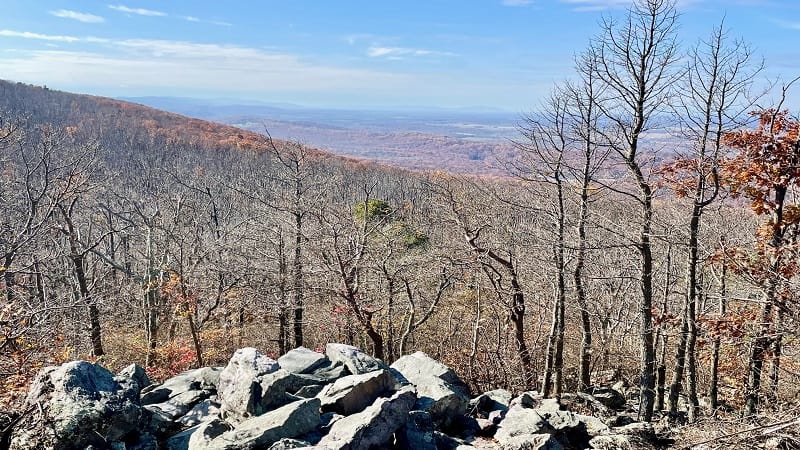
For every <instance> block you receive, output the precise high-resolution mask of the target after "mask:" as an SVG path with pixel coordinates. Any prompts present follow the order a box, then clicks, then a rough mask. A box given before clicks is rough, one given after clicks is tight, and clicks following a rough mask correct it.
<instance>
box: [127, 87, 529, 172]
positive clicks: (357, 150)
mask: <svg viewBox="0 0 800 450" xmlns="http://www.w3.org/2000/svg"><path fill="white" fill-rule="evenodd" d="M131 100H132V101H135V102H139V103H143V104H146V105H150V106H153V107H156V108H159V109H165V110H168V111H174V112H178V113H181V114H185V115H188V116H191V117H198V118H202V119H206V120H213V121H216V122H220V123H225V124H229V125H235V126H237V127H240V128H244V129H248V130H251V131H255V132H257V133H264V132H265V131H268V132H269V133H270V134H271V135H272V136H273V137H277V138H280V139H285V140H297V141H299V142H302V143H304V144H306V145H309V146H312V147H315V148H320V149H325V150H328V151H331V152H333V153H335V154H338V155H344V156H350V157H354V158H357V159H364V160H370V161H377V162H382V163H386V164H390V165H394V166H397V167H404V168H408V169H423V170H445V171H449V172H453V173H467V174H473V175H487V174H488V175H506V174H507V171H506V170H505V169H504V168H503V167H502V161H503V159H504V158H505V156H507V154H508V153H509V152H511V151H512V147H513V146H512V144H511V142H510V140H511V139H517V138H518V137H519V132H518V130H517V127H516V124H517V122H518V120H519V116H518V115H517V114H515V113H508V112H497V111H488V112H487V111H469V110H447V109H441V110H437V109H428V110H408V111H404V110H398V111H370V110H341V109H315V108H304V107H300V106H296V105H246V104H235V103H233V102H230V101H229V102H224V101H218V102H213V101H208V100H206V101H204V100H197V99H180V98H163V97H143V98H132V99H131Z"/></svg>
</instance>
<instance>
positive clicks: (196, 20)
mask: <svg viewBox="0 0 800 450" xmlns="http://www.w3.org/2000/svg"><path fill="white" fill-rule="evenodd" d="M183 20H185V21H187V22H194V23H208V24H211V25H219V26H221V27H232V26H233V24H232V23H230V22H223V21H221V20H205V19H201V18H199V17H195V16H183Z"/></svg>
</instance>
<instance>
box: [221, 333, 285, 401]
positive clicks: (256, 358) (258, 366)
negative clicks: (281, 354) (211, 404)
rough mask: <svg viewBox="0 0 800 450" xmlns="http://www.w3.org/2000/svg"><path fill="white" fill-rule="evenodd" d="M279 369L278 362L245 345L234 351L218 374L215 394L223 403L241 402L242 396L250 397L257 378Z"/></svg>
mask: <svg viewBox="0 0 800 450" xmlns="http://www.w3.org/2000/svg"><path fill="white" fill-rule="evenodd" d="M278 369H280V366H278V362H277V361H275V360H274V359H272V358H270V357H269V356H266V355H264V354H262V353H261V352H259V351H258V350H256V349H254V348H252V347H246V348H242V349H239V350H236V352H235V353H234V354H233V356H232V357H231V359H230V361H228V365H227V366H225V369H223V370H222V373H220V374H219V385H218V386H217V396H218V397H219V401H220V403H221V404H222V405H223V410H224V409H225V405H226V404H231V403H232V404H236V405H238V404H241V403H242V402H243V400H242V398H251V397H254V396H256V395H257V393H253V391H254V390H255V389H257V388H256V385H257V384H258V380H257V378H259V377H261V376H262V375H267V374H270V373H273V372H275V371H277V370H278Z"/></svg>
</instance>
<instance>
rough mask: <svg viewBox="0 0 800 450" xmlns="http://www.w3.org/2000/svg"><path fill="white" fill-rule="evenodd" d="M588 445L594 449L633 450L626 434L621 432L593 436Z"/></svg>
mask: <svg viewBox="0 0 800 450" xmlns="http://www.w3.org/2000/svg"><path fill="white" fill-rule="evenodd" d="M589 445H591V446H592V448H593V449H595V450H633V449H634V448H637V447H634V446H633V444H632V443H631V440H630V438H629V437H628V436H623V435H621V434H609V435H603V436H595V437H593V438H592V440H590V441H589Z"/></svg>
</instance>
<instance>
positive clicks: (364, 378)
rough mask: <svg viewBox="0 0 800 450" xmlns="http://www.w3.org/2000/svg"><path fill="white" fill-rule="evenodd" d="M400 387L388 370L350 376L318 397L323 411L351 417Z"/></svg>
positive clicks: (324, 390)
mask: <svg viewBox="0 0 800 450" xmlns="http://www.w3.org/2000/svg"><path fill="white" fill-rule="evenodd" d="M398 387H399V385H398V381H397V379H396V378H395V377H394V376H393V375H392V374H391V372H389V371H388V370H376V371H374V372H369V373H365V374H361V375H348V376H346V377H343V378H340V379H338V380H336V382H334V383H333V384H331V385H328V386H327V387H325V388H324V389H323V390H322V392H320V393H319V394H318V395H317V397H318V398H319V399H320V400H321V402H322V410H323V411H325V412H327V411H335V412H337V413H339V414H343V415H350V414H353V413H357V412H359V411H361V410H363V409H364V408H366V407H367V406H368V405H370V404H372V402H374V401H375V399H377V398H378V397H380V396H383V395H385V394H387V393H390V392H392V391H394V390H396V389H397V388H398Z"/></svg>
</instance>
